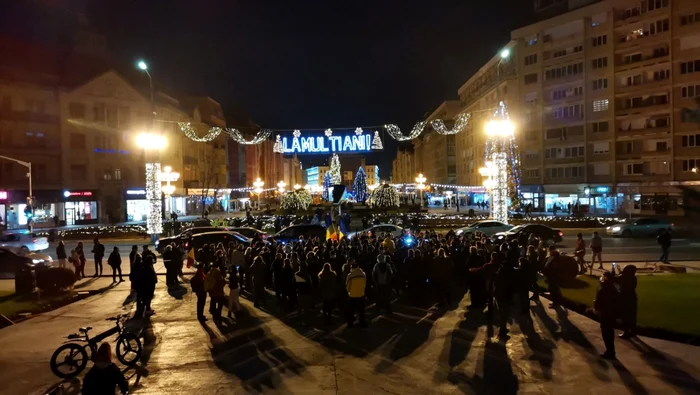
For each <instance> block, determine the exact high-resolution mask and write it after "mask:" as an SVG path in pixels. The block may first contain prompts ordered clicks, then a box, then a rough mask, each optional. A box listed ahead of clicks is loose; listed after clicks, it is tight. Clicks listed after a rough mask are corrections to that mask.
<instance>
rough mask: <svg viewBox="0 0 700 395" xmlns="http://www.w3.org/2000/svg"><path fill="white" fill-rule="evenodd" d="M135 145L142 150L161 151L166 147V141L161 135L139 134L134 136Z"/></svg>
mask: <svg viewBox="0 0 700 395" xmlns="http://www.w3.org/2000/svg"><path fill="white" fill-rule="evenodd" d="M136 145H138V146H139V147H141V148H143V149H144V150H161V149H163V148H165V146H166V145H168V140H167V139H166V138H165V136H163V135H162V134H155V133H141V134H139V135H138V136H136Z"/></svg>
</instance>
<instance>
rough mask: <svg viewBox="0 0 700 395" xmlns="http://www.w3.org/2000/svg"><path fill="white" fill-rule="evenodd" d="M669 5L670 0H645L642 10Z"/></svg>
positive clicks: (647, 10)
mask: <svg viewBox="0 0 700 395" xmlns="http://www.w3.org/2000/svg"><path fill="white" fill-rule="evenodd" d="M666 7H668V0H645V1H642V11H643V12H649V11H654V10H658V9H661V8H666Z"/></svg>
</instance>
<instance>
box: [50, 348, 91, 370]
mask: <svg viewBox="0 0 700 395" xmlns="http://www.w3.org/2000/svg"><path fill="white" fill-rule="evenodd" d="M87 363H88V355H87V352H86V351H85V347H82V346H80V345H78V344H75V343H68V344H64V345H62V346H61V347H59V348H57V349H56V351H54V353H53V355H52V356H51V371H52V372H53V374H55V375H56V376H58V377H60V378H62V379H70V378H73V377H75V376H77V375H79V374H80V373H81V372H82V371H83V370H85V366H87Z"/></svg>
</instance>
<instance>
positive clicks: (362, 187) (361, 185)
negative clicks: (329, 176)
mask: <svg viewBox="0 0 700 395" xmlns="http://www.w3.org/2000/svg"><path fill="white" fill-rule="evenodd" d="M352 192H353V193H354V194H355V200H357V201H358V202H364V201H365V200H367V174H365V169H363V168H362V167H360V168H359V169H357V174H355V181H354V182H353V183H352Z"/></svg>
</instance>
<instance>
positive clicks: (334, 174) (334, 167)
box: [328, 154, 343, 185]
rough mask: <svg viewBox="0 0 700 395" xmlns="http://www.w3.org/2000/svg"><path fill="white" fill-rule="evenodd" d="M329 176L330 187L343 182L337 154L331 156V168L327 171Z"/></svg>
mask: <svg viewBox="0 0 700 395" xmlns="http://www.w3.org/2000/svg"><path fill="white" fill-rule="evenodd" d="M328 173H330V175H331V185H340V184H342V182H343V177H342V176H341V174H340V158H339V157H338V154H333V156H332V157H331V168H330V170H328Z"/></svg>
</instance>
